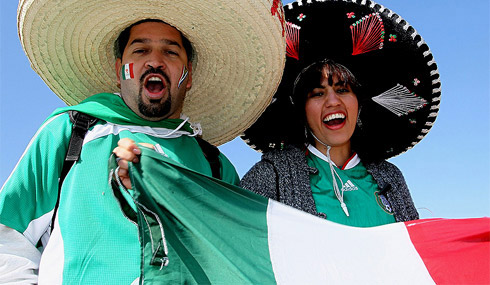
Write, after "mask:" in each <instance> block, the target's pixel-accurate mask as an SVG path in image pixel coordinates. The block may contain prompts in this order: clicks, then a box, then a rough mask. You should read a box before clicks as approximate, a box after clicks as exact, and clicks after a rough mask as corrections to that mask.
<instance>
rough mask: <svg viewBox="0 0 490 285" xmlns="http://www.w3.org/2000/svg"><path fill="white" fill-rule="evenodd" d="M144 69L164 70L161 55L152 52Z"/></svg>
mask: <svg viewBox="0 0 490 285" xmlns="http://www.w3.org/2000/svg"><path fill="white" fill-rule="evenodd" d="M145 67H146V68H154V69H165V67H166V65H165V61H164V58H163V55H161V54H159V53H158V52H152V53H151V54H150V55H149V57H148V59H147V61H146V62H145Z"/></svg>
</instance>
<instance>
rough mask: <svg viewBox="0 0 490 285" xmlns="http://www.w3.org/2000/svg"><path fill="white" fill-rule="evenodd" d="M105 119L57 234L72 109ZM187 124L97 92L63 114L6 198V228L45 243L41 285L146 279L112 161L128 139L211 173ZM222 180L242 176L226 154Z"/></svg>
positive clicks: (17, 173)
mask: <svg viewBox="0 0 490 285" xmlns="http://www.w3.org/2000/svg"><path fill="white" fill-rule="evenodd" d="M68 110H76V111H81V112H85V113H87V114H89V115H92V116H94V117H97V118H99V121H98V123H97V124H96V125H95V126H94V127H92V128H91V129H90V130H89V131H88V132H87V135H86V137H85V139H84V143H83V147H82V152H81V155H80V159H79V161H78V162H77V163H75V165H74V166H73V167H72V168H71V170H70V171H69V173H68V174H67V176H66V178H65V181H64V183H63V187H62V191H61V197H60V204H59V209H58V214H57V219H56V221H57V222H56V225H55V227H54V231H53V232H52V233H51V236H49V225H50V222H51V217H52V215H53V209H54V206H55V203H56V200H57V196H58V177H59V175H60V172H61V168H62V165H63V160H64V157H65V153H66V149H67V145H68V141H69V139H70V136H71V131H72V123H71V121H70V119H69V116H68V114H67V113H66V111H68ZM195 133H196V131H195V130H194V129H193V125H191V124H189V123H187V122H184V121H183V120H182V119H175V120H163V121H160V122H148V121H146V120H143V119H141V118H139V117H138V116H137V115H136V114H134V113H133V112H132V111H131V110H130V109H129V108H128V107H127V106H126V105H125V104H124V102H123V101H122V99H121V98H120V97H119V96H117V95H115V94H107V93H103V94H97V95H94V96H91V97H89V98H88V99H87V100H85V101H84V102H82V103H81V104H79V105H77V106H73V107H67V108H62V109H59V110H56V111H55V112H54V113H53V115H51V116H50V117H49V118H48V119H47V120H46V121H45V122H44V124H43V125H42V127H41V128H40V129H39V130H38V132H37V133H36V135H35V136H34V138H33V139H32V140H31V142H30V143H29V145H28V147H27V149H26V151H25V153H24V154H23V156H22V157H21V159H20V161H19V163H18V165H17V166H16V167H15V169H14V171H13V173H12V174H11V176H10V177H9V179H8V180H7V181H6V183H5V184H4V186H3V187H2V190H1V192H0V224H4V225H6V226H8V227H11V228H13V229H15V230H17V231H19V232H20V233H23V234H24V236H25V237H26V238H27V239H28V240H29V241H31V242H32V243H33V244H37V243H38V242H39V240H40V239H41V240H44V241H47V239H48V237H49V242H48V243H47V244H45V248H44V251H43V255H42V258H41V263H40V268H39V283H42V282H44V283H46V284H59V283H68V284H72V283H78V284H100V283H101V282H102V283H104V284H130V283H132V282H133V281H134V280H136V279H137V278H138V277H139V275H140V266H141V264H140V263H141V262H140V260H141V258H140V256H141V250H140V242H139V239H138V228H137V225H136V224H134V223H133V222H132V221H131V220H129V219H127V218H126V217H125V216H124V215H123V212H122V211H121V208H120V205H119V202H118V200H117V199H116V198H115V196H114V193H113V191H112V189H111V187H110V185H109V183H108V181H109V180H108V179H109V171H108V160H109V157H110V155H111V153H112V150H113V149H114V148H115V147H116V146H117V142H118V141H119V140H120V139H121V138H125V137H128V138H131V139H133V140H134V141H136V142H147V143H151V144H158V145H160V146H161V149H162V150H163V153H164V155H165V156H167V157H168V158H170V159H172V160H174V161H175V162H176V163H178V164H180V165H182V166H183V167H185V168H189V169H191V170H193V171H197V172H200V173H203V174H205V175H209V176H211V175H212V171H211V167H210V165H209V162H208V161H207V160H206V158H205V157H204V155H203V152H202V150H201V148H200V146H199V144H198V143H197V141H196V139H194V138H193V137H192V135H195ZM219 159H220V162H221V177H222V179H223V181H225V182H228V183H230V184H235V185H237V184H238V182H239V178H238V175H237V173H236V171H235V168H234V167H233V165H232V164H231V163H230V162H229V161H228V159H227V158H226V157H225V156H224V155H222V154H220V156H219Z"/></svg>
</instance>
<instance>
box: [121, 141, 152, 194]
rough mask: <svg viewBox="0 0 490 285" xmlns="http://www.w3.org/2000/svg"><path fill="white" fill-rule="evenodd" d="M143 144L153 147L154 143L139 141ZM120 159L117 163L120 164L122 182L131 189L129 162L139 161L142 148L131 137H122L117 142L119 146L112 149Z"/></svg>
mask: <svg viewBox="0 0 490 285" xmlns="http://www.w3.org/2000/svg"><path fill="white" fill-rule="evenodd" d="M139 145H141V146H145V147H149V148H153V145H152V144H149V143H139ZM112 152H113V153H114V154H115V155H116V156H117V157H118V158H119V159H118V162H117V164H118V165H119V171H118V173H117V174H118V175H119V178H121V182H122V184H123V185H124V187H126V188H127V189H131V180H130V179H129V173H128V168H129V167H128V162H129V161H131V162H132V163H138V162H139V161H140V160H139V155H140V154H141V150H140V149H139V147H138V145H137V144H136V143H135V142H134V141H133V140H132V139H129V138H124V139H121V140H119V141H118V142H117V147H116V148H115V149H114V150H113V151H112Z"/></svg>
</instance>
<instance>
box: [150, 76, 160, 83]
mask: <svg viewBox="0 0 490 285" xmlns="http://www.w3.org/2000/svg"><path fill="white" fill-rule="evenodd" d="M148 81H160V82H161V81H162V80H161V79H160V77H156V76H152V77H150V79H148Z"/></svg>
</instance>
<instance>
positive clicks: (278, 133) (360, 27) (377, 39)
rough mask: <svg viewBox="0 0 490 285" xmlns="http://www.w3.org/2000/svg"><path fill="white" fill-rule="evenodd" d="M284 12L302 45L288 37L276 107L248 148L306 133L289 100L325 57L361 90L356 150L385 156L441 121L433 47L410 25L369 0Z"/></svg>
mask: <svg viewBox="0 0 490 285" xmlns="http://www.w3.org/2000/svg"><path fill="white" fill-rule="evenodd" d="M300 2H301V3H300ZM284 10H285V15H286V21H287V23H288V24H287V27H289V29H288V31H289V32H294V33H295V34H294V36H295V37H297V39H299V40H298V41H297V44H298V45H296V46H295V45H294V42H291V41H289V40H288V45H289V46H288V48H291V49H288V50H289V55H288V57H287V60H286V67H285V71H284V75H283V79H282V81H281V85H280V87H279V89H278V91H277V93H276V94H275V96H274V97H275V102H274V103H272V104H271V105H270V106H269V107H268V108H267V110H266V111H265V112H264V114H263V115H262V116H261V118H259V119H258V120H257V122H256V123H255V124H254V125H252V127H251V128H249V129H248V130H247V131H245V134H244V136H242V138H243V139H244V140H245V141H247V142H248V144H249V145H251V146H252V147H253V148H255V149H257V150H261V151H267V150H269V149H274V148H279V147H280V145H281V143H282V142H286V143H291V142H293V143H294V142H295V138H296V137H298V136H303V135H304V126H302V125H299V124H298V120H297V118H295V117H294V116H291V115H288V114H291V113H292V112H293V109H294V108H293V106H292V105H291V102H290V100H289V97H290V95H291V92H292V89H293V83H294V80H295V78H296V77H297V75H298V73H299V72H300V71H301V70H302V69H303V68H305V67H306V66H308V65H310V64H311V63H313V62H315V61H319V60H323V59H325V58H329V59H332V60H334V61H336V62H338V63H341V64H343V65H344V66H346V67H347V68H349V69H350V70H351V71H352V72H353V74H354V75H355V76H356V78H357V79H358V81H359V82H360V84H361V85H362V87H361V89H360V92H359V93H361V94H357V96H358V99H359V101H360V105H361V106H362V110H361V113H360V120H361V127H360V128H357V129H356V131H355V136H356V138H357V140H358V142H360V143H358V144H356V149H355V150H356V151H357V152H359V153H362V154H364V156H365V157H367V156H369V157H370V158H372V159H387V158H389V157H392V156H395V155H398V154H400V153H402V152H405V151H406V150H408V149H410V148H412V147H413V146H415V145H416V144H417V143H418V142H420V140H422V138H423V137H424V136H425V135H426V134H427V133H428V132H429V130H430V129H431V127H432V125H433V123H434V121H435V119H436V117H437V113H438V110H439V103H440V94H441V83H440V80H439V72H438V70H437V65H436V63H435V61H434V58H433V56H432V53H431V51H430V49H429V47H428V46H427V44H426V43H425V41H424V40H423V39H422V37H421V36H420V35H419V34H418V33H417V32H416V31H415V29H414V28H413V27H412V26H410V25H409V24H408V23H407V22H406V21H405V20H403V19H402V18H401V17H400V16H399V15H397V14H395V13H394V12H392V11H391V10H389V9H387V8H385V7H383V6H381V5H379V4H376V3H374V2H372V1H369V0H366V1H357V2H356V1H352V2H350V1H349V2H348V1H332V0H325V1H298V2H294V3H291V4H288V5H286V6H285V7H284ZM289 38H290V39H291V38H292V37H289ZM357 43H359V44H357ZM362 43H364V44H362ZM293 56H294V57H293ZM296 141H297V140H296Z"/></svg>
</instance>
